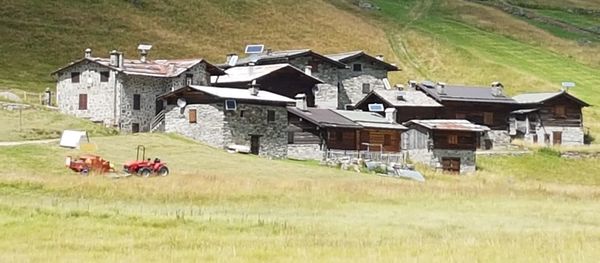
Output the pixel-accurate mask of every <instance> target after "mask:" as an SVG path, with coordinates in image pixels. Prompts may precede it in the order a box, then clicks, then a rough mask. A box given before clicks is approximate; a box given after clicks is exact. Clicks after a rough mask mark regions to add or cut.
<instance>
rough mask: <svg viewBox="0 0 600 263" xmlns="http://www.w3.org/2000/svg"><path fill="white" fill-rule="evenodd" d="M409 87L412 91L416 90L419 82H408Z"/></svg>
mask: <svg viewBox="0 0 600 263" xmlns="http://www.w3.org/2000/svg"><path fill="white" fill-rule="evenodd" d="M408 87H409V88H411V89H416V88H417V81H416V80H409V81H408Z"/></svg>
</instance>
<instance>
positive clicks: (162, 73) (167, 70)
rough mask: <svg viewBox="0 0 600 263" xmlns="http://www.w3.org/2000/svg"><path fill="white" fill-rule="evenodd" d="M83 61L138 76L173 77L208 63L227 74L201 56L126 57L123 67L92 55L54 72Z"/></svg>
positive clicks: (209, 68)
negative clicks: (134, 58) (167, 58)
mask: <svg viewBox="0 0 600 263" xmlns="http://www.w3.org/2000/svg"><path fill="white" fill-rule="evenodd" d="M83 61H89V62H92V63H97V64H99V65H102V66H105V67H107V68H111V69H113V70H117V71H120V72H123V73H125V74H127V75H137V76H150V77H163V78H172V77H177V76H179V75H181V74H182V73H184V72H186V71H187V70H188V69H190V68H191V67H193V66H195V65H197V64H199V63H206V65H207V71H209V72H210V73H211V74H213V75H219V74H225V73H224V71H223V70H221V69H219V68H217V67H216V66H214V65H212V64H210V63H208V62H207V61H205V60H203V59H201V58H199V59H173V60H166V59H157V60H148V61H146V62H142V61H140V60H132V59H124V60H123V68H119V67H114V66H111V65H110V59H109V58H99V57H90V58H83V59H79V60H76V61H74V62H71V63H70V64H69V65H67V66H65V67H62V68H60V69H58V70H56V71H54V72H53V73H52V74H55V73H57V72H60V71H62V70H64V69H67V68H69V67H71V66H73V65H75V64H78V63H81V62H83Z"/></svg>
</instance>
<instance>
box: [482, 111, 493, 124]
mask: <svg viewBox="0 0 600 263" xmlns="http://www.w3.org/2000/svg"><path fill="white" fill-rule="evenodd" d="M483 124H485V125H493V124H494V113H493V112H484V113H483Z"/></svg>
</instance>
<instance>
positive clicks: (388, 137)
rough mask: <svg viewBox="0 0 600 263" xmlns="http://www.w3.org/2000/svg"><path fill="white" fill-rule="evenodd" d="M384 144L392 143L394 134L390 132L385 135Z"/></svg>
mask: <svg viewBox="0 0 600 263" xmlns="http://www.w3.org/2000/svg"><path fill="white" fill-rule="evenodd" d="M383 145H385V146H390V145H392V135H390V134H384V135H383Z"/></svg>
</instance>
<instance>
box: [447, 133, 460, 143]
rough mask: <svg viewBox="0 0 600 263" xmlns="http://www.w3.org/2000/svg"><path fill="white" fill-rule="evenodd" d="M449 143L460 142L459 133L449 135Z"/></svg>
mask: <svg viewBox="0 0 600 263" xmlns="http://www.w3.org/2000/svg"><path fill="white" fill-rule="evenodd" d="M448 144H452V145H456V144H458V135H448Z"/></svg>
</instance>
